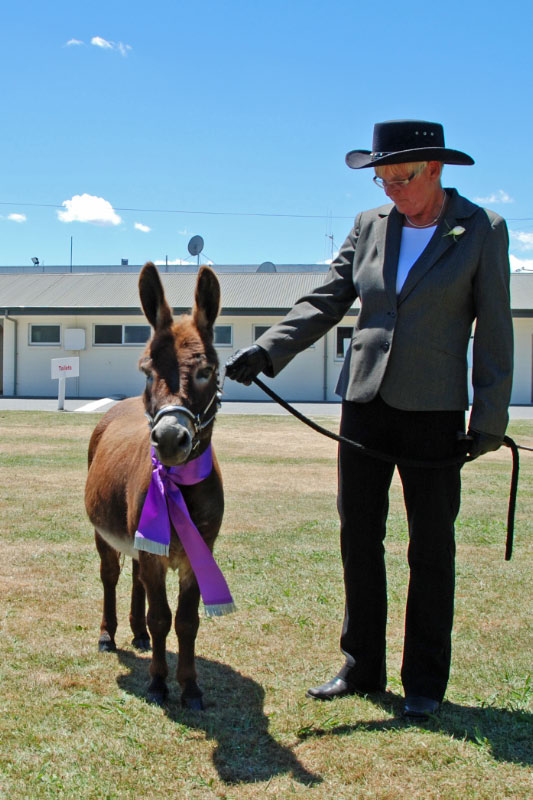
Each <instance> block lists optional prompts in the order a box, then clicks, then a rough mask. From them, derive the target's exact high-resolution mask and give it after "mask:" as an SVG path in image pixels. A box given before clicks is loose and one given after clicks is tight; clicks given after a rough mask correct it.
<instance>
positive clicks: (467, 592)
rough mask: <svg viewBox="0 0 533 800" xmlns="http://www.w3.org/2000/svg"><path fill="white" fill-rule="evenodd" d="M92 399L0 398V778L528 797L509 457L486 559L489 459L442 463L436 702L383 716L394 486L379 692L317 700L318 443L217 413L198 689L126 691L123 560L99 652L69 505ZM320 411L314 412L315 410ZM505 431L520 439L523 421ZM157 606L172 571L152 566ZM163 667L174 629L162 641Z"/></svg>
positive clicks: (16, 794)
mask: <svg viewBox="0 0 533 800" xmlns="http://www.w3.org/2000/svg"><path fill="white" fill-rule="evenodd" d="M98 418H99V417H98V415H90V416H89V415H88V416H85V415H75V414H57V413H40V414H35V413H30V412H4V413H2V414H0V537H1V541H2V558H1V559H0V590H1V591H2V598H3V603H2V610H1V612H0V633H1V636H0V647H1V656H2V658H1V661H0V680H1V682H2V689H3V692H2V714H1V716H0V797H9V798H10V799H11V798H14V800H19V798H20V800H22V798H27V797H31V798H58V797H59V798H84V800H85V798H95V800H96V798H98V800H101V798H120V799H121V800H122V798H138V797H139V796H142V797H143V798H156V797H157V798H159V797H161V796H168V797H176V798H187V799H188V798H200V799H201V800H204V799H205V798H227V800H247V799H248V798H253V799H254V800H255V799H256V798H258V797H261V798H262V797H265V798H279V800H286V799H287V798H290V797H302V798H303V797H305V798H306V800H308V798H311V800H313V798H316V799H317V800H344V799H345V798H346V800H348V798H349V799H350V800H353V798H358V799H359V798H361V799H365V800H397V799H398V798H413V797H415V798H422V797H423V798H424V799H425V800H426V798H429V799H430V800H432V799H433V798H439V800H440V798H443V799H444V800H456V799H457V798H475V799H476V800H484V799H485V798H486V800H489V799H490V800H493V798H496V797H497V798H524V800H525V798H529V797H531V794H532V791H531V789H532V787H531V765H532V763H533V753H532V741H533V730H532V718H533V717H532V712H533V690H532V687H531V678H530V671H531V657H530V653H531V645H532V643H533V642H532V635H531V619H532V615H531V610H532V609H531V590H530V570H531V529H532V521H531V520H532V518H533V499H532V497H531V489H530V487H531V478H532V472H533V470H532V467H531V464H532V461H531V458H532V456H529V455H528V454H525V455H524V456H523V457H522V474H521V486H520V496H519V503H518V513H517V531H516V545H515V555H514V558H513V561H512V562H510V563H505V562H504V560H503V552H504V528H505V517H506V502H507V493H508V479H509V475H510V457H509V454H508V453H507V452H506V451H499V452H498V453H495V454H493V455H491V456H490V457H487V458H486V459H482V460H480V461H477V462H475V464H473V465H470V466H467V467H466V468H465V470H464V471H463V485H464V494H463V505H462V509H461V515H460V519H459V522H458V526H457V539H458V559H457V567H458V569H457V604H456V605H457V612H456V625H455V635H454V658H453V666H452V678H451V681H450V687H449V692H448V702H447V703H445V704H444V707H443V710H442V714H441V716H440V718H439V719H438V720H435V721H431V722H429V723H428V724H427V725H424V726H415V725H410V724H408V723H406V722H404V721H403V720H402V719H401V717H400V716H399V711H400V709H401V687H400V681H399V669H400V660H401V648H402V637H403V610H404V604H405V592H406V586H407V579H408V572H407V567H406V564H405V550H406V545H407V542H406V533H405V515H404V511H403V502H402V497H401V487H400V485H399V483H398V481H397V480H396V479H395V481H394V484H393V491H392V503H391V515H390V524H389V534H388V540H387V563H388V573H389V598H390V608H389V633H388V642H389V691H388V692H387V693H386V694H383V695H381V696H379V697H376V698H373V699H370V698H359V697H355V698H353V697H352V698H343V699H341V700H338V701H335V702H334V703H330V704H320V703H317V702H315V701H312V700H310V699H307V698H306V697H305V689H306V687H307V686H310V685H312V684H314V683H316V682H321V681H322V680H324V679H325V678H328V677H330V676H331V675H332V674H333V672H334V671H335V670H336V669H337V668H338V666H339V665H340V658H339V654H338V638H339V630H340V623H341V619H342V611H343V609H342V577H341V570H340V559H339V554H338V525H337V514H336V507H335V484H336V448H335V444H334V443H333V442H331V441H330V440H328V439H325V438H323V437H320V436H318V435H317V434H315V433H313V432H311V431H309V430H308V429H306V428H304V427H303V426H301V425H300V424H299V423H297V422H296V421H294V420H292V419H289V418H286V417H261V418H258V417H248V416H243V417H229V416H221V417H220V419H219V421H218V422H217V427H216V432H215V445H216V450H217V453H218V456H219V460H220V462H221V465H222V469H223V474H224V482H225V490H226V503H227V510H226V516H225V520H224V525H223V529H222V532H221V535H220V538H219V541H218V542H217V546H216V553H217V560H218V561H219V563H220V565H221V566H222V568H223V570H224V572H225V574H226V576H227V578H228V581H229V583H230V586H231V588H232V591H233V593H234V596H235V598H236V601H237V605H238V612H237V614H235V615H233V616H232V617H227V618H223V619H216V620H203V621H202V625H201V628H200V633H199V637H198V653H199V658H198V668H199V673H200V680H201V684H202V688H203V689H204V691H205V694H206V699H207V702H208V708H207V709H206V711H205V712H204V713H202V714H200V713H191V712H186V711H183V710H182V709H181V706H180V702H179V691H178V688H177V687H176V685H175V683H174V682H173V681H172V682H171V684H170V686H171V692H170V698H169V703H168V705H167V706H166V707H165V708H164V709H159V708H154V707H151V706H149V705H147V704H146V703H145V702H144V692H145V689H146V683H147V666H148V663H149V656H147V655H140V654H138V653H136V652H135V651H134V650H133V649H132V647H131V645H130V640H131V633H130V631H129V627H128V623H127V619H128V611H129V609H128V602H129V582H130V577H131V565H130V563H129V562H127V561H126V562H125V563H124V568H123V575H122V576H121V580H120V583H119V625H120V627H119V631H118V636H117V644H118V646H119V651H118V653H117V654H116V655H102V654H99V653H98V652H97V647H96V643H97V637H98V627H99V619H100V614H101V588H100V580H99V575H98V558H97V554H96V552H95V549H94V545H93V538H92V531H91V529H90V526H89V524H88V522H87V520H86V518H85V514H84V510H83V486H84V481H85V472H86V449H87V443H88V440H89V436H90V433H91V430H92V428H93V426H94V424H95V422H96V420H97V419H98ZM321 423H322V424H325V425H326V426H328V427H330V428H332V429H333V428H335V422H334V421H332V420H330V419H329V420H321ZM511 435H513V436H514V437H515V438H516V439H517V440H518V441H523V442H524V443H526V444H528V443H531V442H532V441H533V424H531V423H515V424H513V426H512V427H511ZM168 593H169V598H171V606H173V605H174V604H175V597H176V595H177V578H176V576H175V575H170V576H169V580H168ZM168 651H169V663H170V667H171V671H175V667H176V659H177V653H176V640H175V637H174V635H173V634H172V633H171V634H170V636H169V638H168Z"/></svg>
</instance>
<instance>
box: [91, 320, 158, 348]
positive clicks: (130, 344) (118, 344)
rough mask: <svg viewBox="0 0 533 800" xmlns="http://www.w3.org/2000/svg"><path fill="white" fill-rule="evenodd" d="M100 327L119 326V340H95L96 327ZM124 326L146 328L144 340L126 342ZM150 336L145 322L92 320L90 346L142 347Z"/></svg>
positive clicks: (148, 327)
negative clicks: (146, 333) (146, 332)
mask: <svg viewBox="0 0 533 800" xmlns="http://www.w3.org/2000/svg"><path fill="white" fill-rule="evenodd" d="M98 327H102V328H120V337H121V340H120V342H97V341H96V329H97V328H98ZM126 328H147V329H148V336H147V338H146V340H145V341H144V342H126V341H125V337H126ZM149 338H150V325H146V323H129V322H93V327H92V346H93V347H144V346H145V345H146V342H147V341H148V339H149Z"/></svg>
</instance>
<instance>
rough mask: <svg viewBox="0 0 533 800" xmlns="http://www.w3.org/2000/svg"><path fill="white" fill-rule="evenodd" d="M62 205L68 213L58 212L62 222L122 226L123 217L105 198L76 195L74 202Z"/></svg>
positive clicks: (66, 202) (66, 201) (68, 201)
mask: <svg viewBox="0 0 533 800" xmlns="http://www.w3.org/2000/svg"><path fill="white" fill-rule="evenodd" d="M61 205H63V206H65V209H66V211H58V212H57V216H58V218H59V219H60V220H61V222H90V223H91V224H92V225H105V226H107V225H120V223H121V222H122V219H121V217H119V215H118V214H117V213H116V211H115V210H114V208H113V206H112V205H111V203H108V201H107V200H104V198H103V197H95V196H94V195H92V194H75V195H74V197H73V198H72V200H65V201H64V202H63V203H62V204H61Z"/></svg>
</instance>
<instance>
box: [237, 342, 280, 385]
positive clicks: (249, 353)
mask: <svg viewBox="0 0 533 800" xmlns="http://www.w3.org/2000/svg"><path fill="white" fill-rule="evenodd" d="M271 366H272V362H271V361H270V357H269V355H268V353H267V351H266V350H264V349H263V348H262V347H260V346H259V345H258V344H253V345H252V346H251V347H247V348H246V349H245V350H237V352H236V353H235V354H234V355H232V356H231V358H230V359H228V361H227V362H226V375H227V376H228V378H231V380H232V381H238V383H244V384H245V385H246V386H249V385H250V384H251V382H252V379H253V378H256V377H257V376H258V375H259V373H260V372H264V370H265V369H267V368H268V367H271Z"/></svg>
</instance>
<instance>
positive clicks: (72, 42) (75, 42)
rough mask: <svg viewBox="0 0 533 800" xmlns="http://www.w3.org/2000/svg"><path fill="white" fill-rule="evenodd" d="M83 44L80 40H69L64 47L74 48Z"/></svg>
mask: <svg viewBox="0 0 533 800" xmlns="http://www.w3.org/2000/svg"><path fill="white" fill-rule="evenodd" d="M80 44H83V42H82V41H81V39H69V40H68V42H67V43H66V44H65V47H76V45H80Z"/></svg>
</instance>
